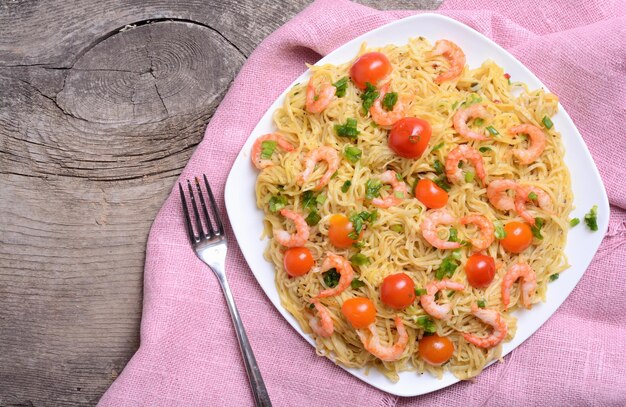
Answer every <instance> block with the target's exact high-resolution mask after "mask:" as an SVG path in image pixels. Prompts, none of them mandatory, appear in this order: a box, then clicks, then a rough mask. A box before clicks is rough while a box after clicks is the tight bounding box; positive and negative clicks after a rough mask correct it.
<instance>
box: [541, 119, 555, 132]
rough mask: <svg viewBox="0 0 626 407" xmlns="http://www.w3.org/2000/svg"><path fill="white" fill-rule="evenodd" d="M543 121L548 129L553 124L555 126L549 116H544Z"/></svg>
mask: <svg viewBox="0 0 626 407" xmlns="http://www.w3.org/2000/svg"><path fill="white" fill-rule="evenodd" d="M541 122H542V123H543V125H544V126H545V127H546V129H548V130H550V129H551V128H552V126H554V123H552V120H550V118H549V117H548V116H543V119H541Z"/></svg>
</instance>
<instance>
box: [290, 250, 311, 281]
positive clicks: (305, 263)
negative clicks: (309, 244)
mask: <svg viewBox="0 0 626 407" xmlns="http://www.w3.org/2000/svg"><path fill="white" fill-rule="evenodd" d="M313 263H314V261H313V255H312V254H311V251H310V250H309V249H307V248H306V247H292V248H290V249H287V251H286V252H285V255H284V257H283V265H284V266H285V271H286V272H287V274H289V275H290V276H291V277H299V276H302V275H305V274H306V273H308V272H309V270H311V267H313Z"/></svg>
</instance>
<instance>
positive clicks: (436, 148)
mask: <svg viewBox="0 0 626 407" xmlns="http://www.w3.org/2000/svg"><path fill="white" fill-rule="evenodd" d="M443 146H444V142H443V141H442V142H441V143H439V144H437V145H436V146H434V147H433V148H432V150H430V152H431V153H432V152H433V151H437V150H439V149H440V148H441V147H443Z"/></svg>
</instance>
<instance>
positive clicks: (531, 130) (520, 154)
mask: <svg viewBox="0 0 626 407" xmlns="http://www.w3.org/2000/svg"><path fill="white" fill-rule="evenodd" d="M509 133H511V134H520V133H525V134H528V138H529V140H528V141H529V143H530V145H529V146H528V148H527V149H526V150H521V149H515V150H513V155H514V156H515V157H517V159H518V160H519V162H520V163H522V164H530V163H532V162H533V161H535V160H536V159H537V157H539V156H540V155H541V153H543V150H544V148H546V135H545V134H544V133H543V131H542V130H541V129H540V128H539V127H537V126H533V125H532V124H520V125H519V126H515V127H511V128H510V129H509Z"/></svg>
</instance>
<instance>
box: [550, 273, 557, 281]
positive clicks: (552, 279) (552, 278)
mask: <svg viewBox="0 0 626 407" xmlns="http://www.w3.org/2000/svg"><path fill="white" fill-rule="evenodd" d="M549 279H550V281H555V280H558V279H559V273H554V274H550V277H549Z"/></svg>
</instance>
